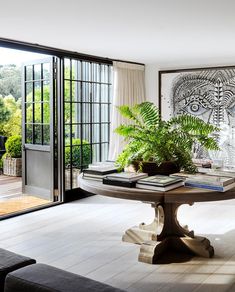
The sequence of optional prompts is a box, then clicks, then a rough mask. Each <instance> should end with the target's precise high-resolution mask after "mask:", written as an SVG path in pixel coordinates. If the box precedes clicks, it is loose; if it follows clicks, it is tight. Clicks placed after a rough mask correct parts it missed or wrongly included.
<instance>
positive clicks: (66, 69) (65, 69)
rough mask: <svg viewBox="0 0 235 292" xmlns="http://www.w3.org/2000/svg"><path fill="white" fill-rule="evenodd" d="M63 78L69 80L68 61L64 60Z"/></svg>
mask: <svg viewBox="0 0 235 292" xmlns="http://www.w3.org/2000/svg"><path fill="white" fill-rule="evenodd" d="M64 78H65V79H70V59H64Z"/></svg>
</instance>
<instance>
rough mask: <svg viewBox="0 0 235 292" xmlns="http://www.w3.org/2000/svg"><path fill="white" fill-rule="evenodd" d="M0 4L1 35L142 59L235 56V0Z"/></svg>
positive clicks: (68, 0) (172, 60) (81, 0)
mask: <svg viewBox="0 0 235 292" xmlns="http://www.w3.org/2000/svg"><path fill="white" fill-rule="evenodd" d="M0 9H1V10H0V11H1V16H0V37H4V38H10V39H15V40H21V41H26V42H32V43H38V44H41V45H47V46H52V47H57V48H61V49H66V50H71V51H77V52H81V53H87V54H92V55H97V56H103V57H108V58H115V59H122V60H130V61H137V62H143V63H158V64H164V63H168V64H170V63H172V64H174V63H179V62H181V63H184V62H186V61H189V62H191V61H192V60H195V62H196V60H210V59H214V60H218V62H223V61H225V62H226V60H235V1H234V0H223V1H221V0H194V1H192V0H115V1H114V0H64V1H63V0H60V1H59V0H40V1H37V2H36V1H32V0H21V1H19V0H7V1H2V2H1V8H0ZM198 62H202V61H198ZM234 63H235V62H234Z"/></svg>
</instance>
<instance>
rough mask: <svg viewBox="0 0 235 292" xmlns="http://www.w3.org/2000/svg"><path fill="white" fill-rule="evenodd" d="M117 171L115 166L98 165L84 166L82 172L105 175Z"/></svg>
mask: <svg viewBox="0 0 235 292" xmlns="http://www.w3.org/2000/svg"><path fill="white" fill-rule="evenodd" d="M115 172H117V167H115V166H103V167H102V166H99V167H96V168H95V167H94V168H86V169H84V170H83V173H84V174H94V175H106V174H110V173H115Z"/></svg>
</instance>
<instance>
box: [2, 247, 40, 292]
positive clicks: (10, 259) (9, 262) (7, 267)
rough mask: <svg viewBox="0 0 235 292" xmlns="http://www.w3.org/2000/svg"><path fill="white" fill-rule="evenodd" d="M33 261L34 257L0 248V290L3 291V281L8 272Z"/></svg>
mask: <svg viewBox="0 0 235 292" xmlns="http://www.w3.org/2000/svg"><path fill="white" fill-rule="evenodd" d="M34 263H36V261H35V260H34V259H31V258H28V257H25V256H22V255H18V254H16V253H13V252H10V251H8V250H5V249H2V248H0V292H3V291H4V282H5V278H6V275H7V274H8V273H10V272H12V271H15V270H17V269H19V268H22V267H25V266H27V265H31V264H34Z"/></svg>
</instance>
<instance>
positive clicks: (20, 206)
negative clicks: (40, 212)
mask: <svg viewBox="0 0 235 292" xmlns="http://www.w3.org/2000/svg"><path fill="white" fill-rule="evenodd" d="M48 203H50V201H47V200H43V199H40V198H37V197H34V196H29V195H24V194H22V178H21V177H13V176H7V175H0V216H4V215H8V214H11V213H15V212H20V211H23V210H26V209H30V208H34V207H37V206H40V205H44V204H48Z"/></svg>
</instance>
